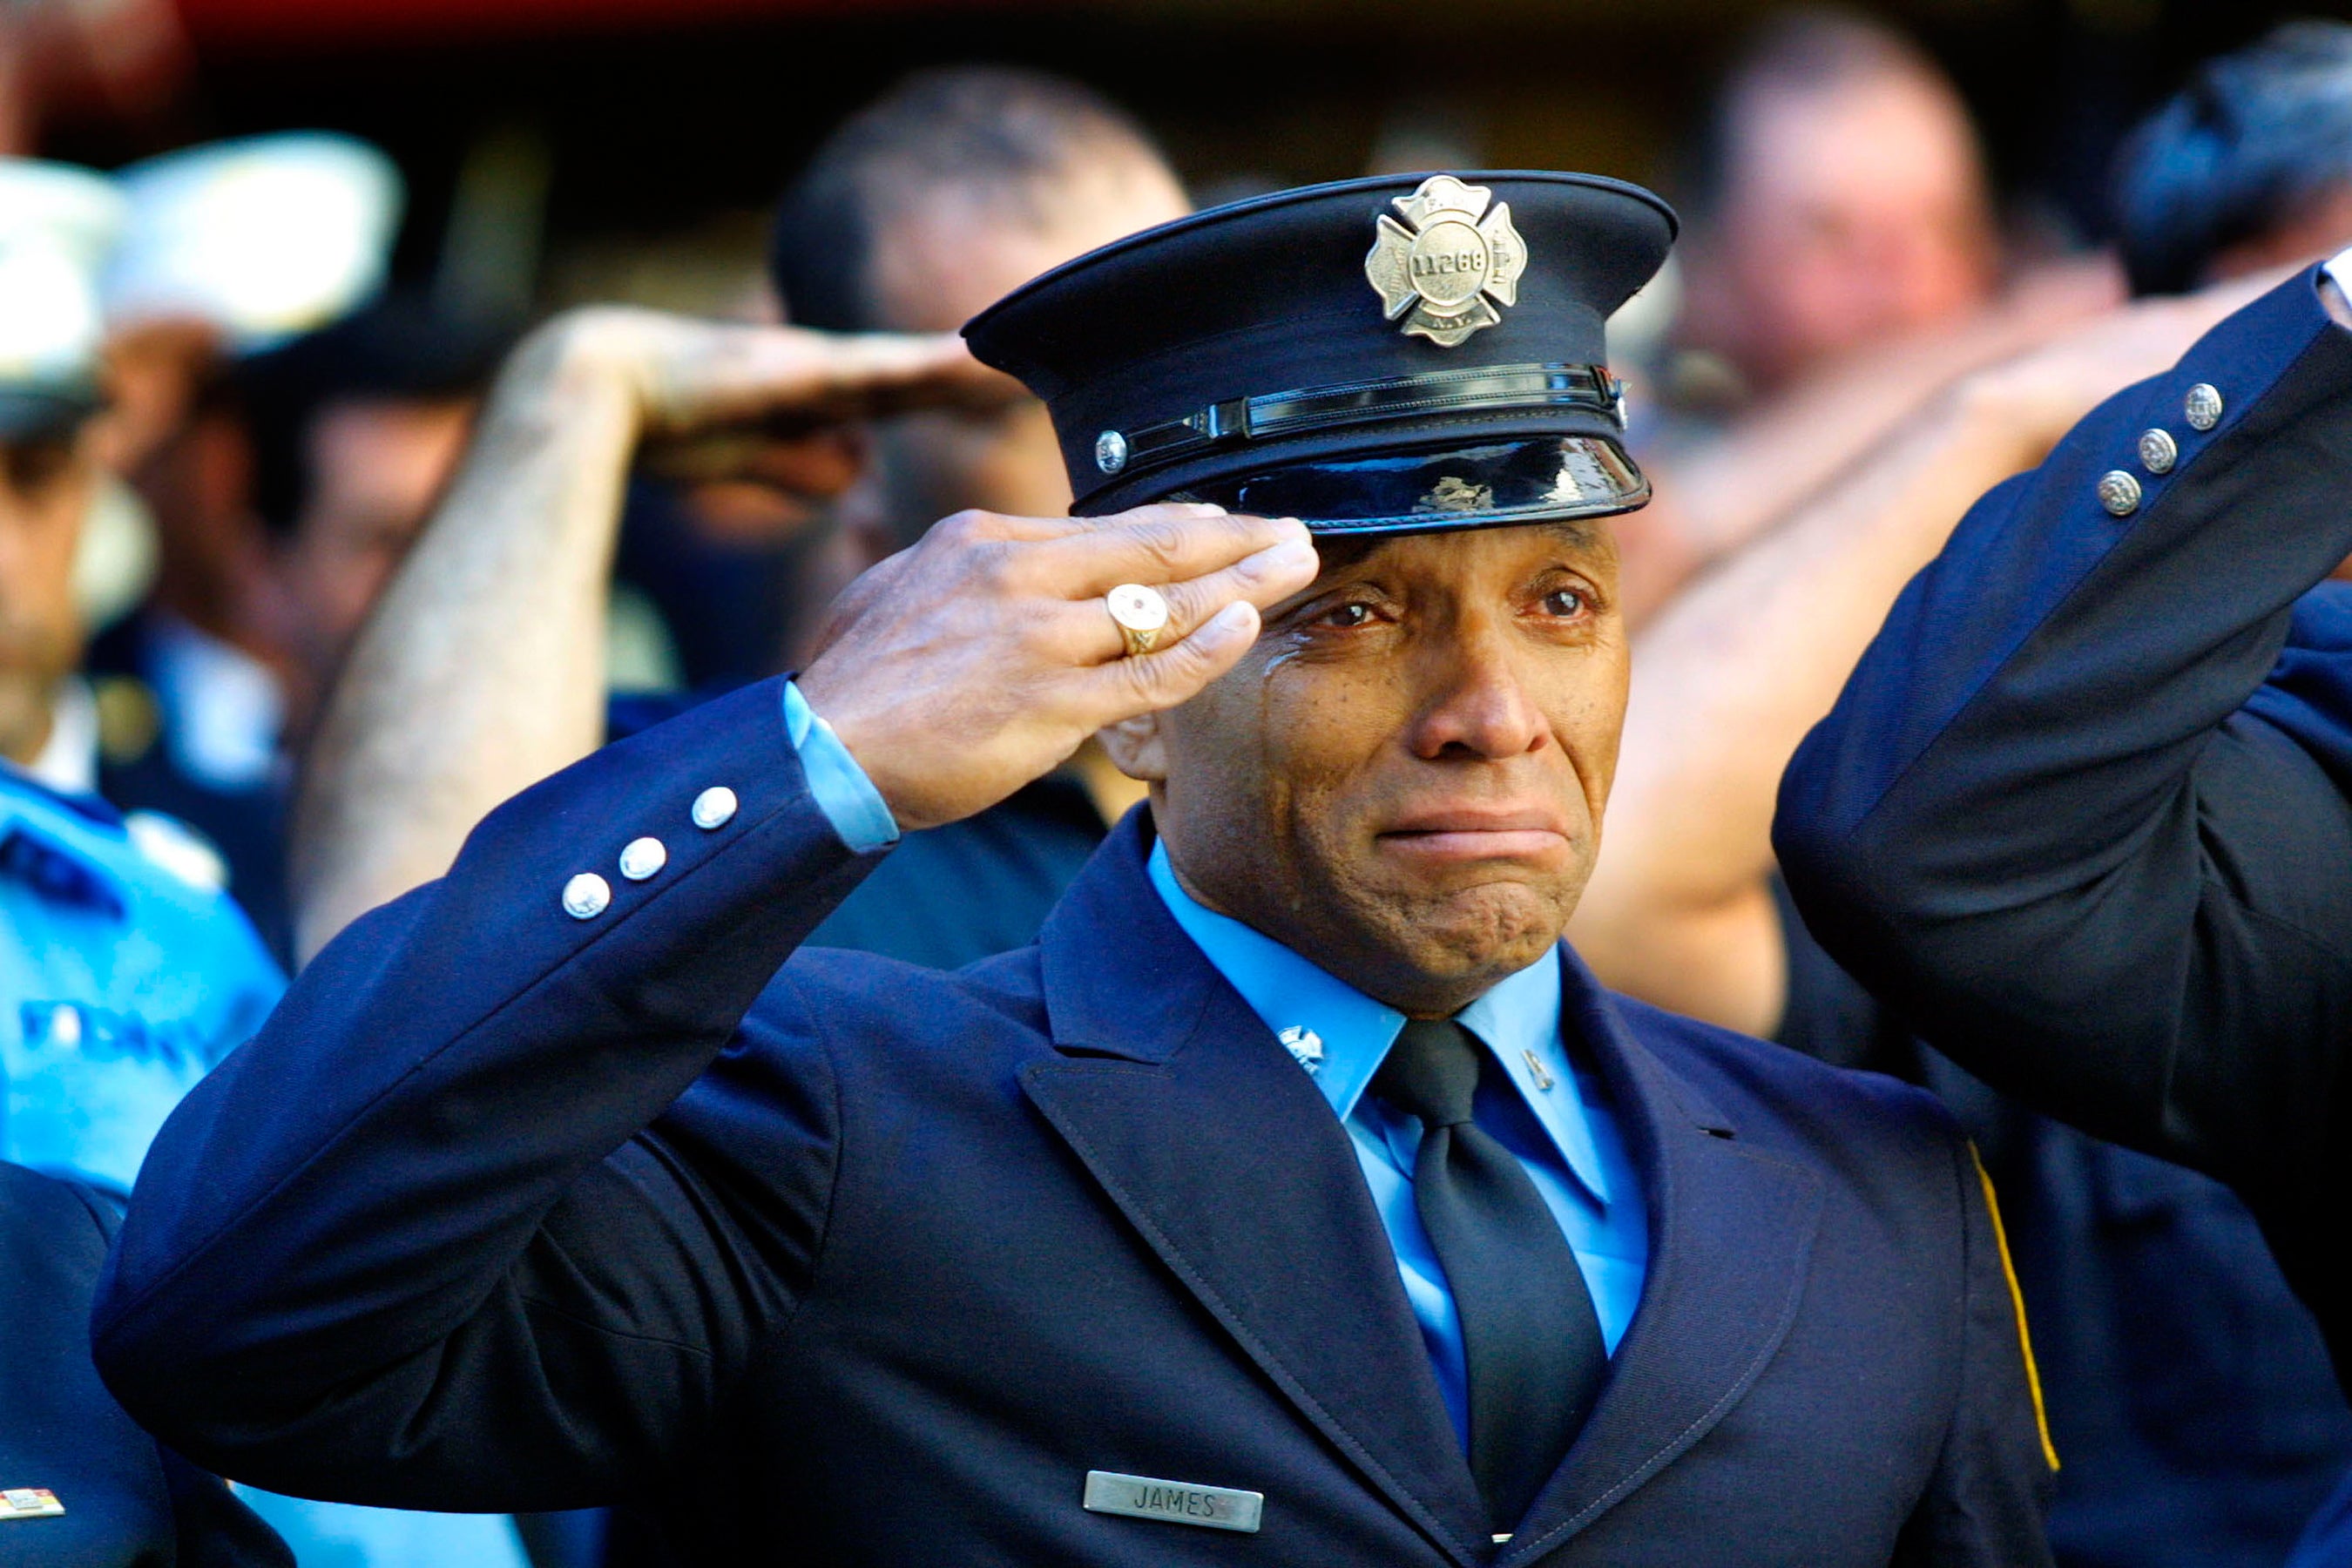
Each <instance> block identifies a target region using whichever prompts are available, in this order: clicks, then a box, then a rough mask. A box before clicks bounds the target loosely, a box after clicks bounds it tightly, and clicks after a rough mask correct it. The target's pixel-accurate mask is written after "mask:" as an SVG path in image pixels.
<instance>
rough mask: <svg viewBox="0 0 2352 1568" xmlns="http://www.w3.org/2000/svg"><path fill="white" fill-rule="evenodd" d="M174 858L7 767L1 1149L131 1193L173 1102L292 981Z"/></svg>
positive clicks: (0, 775) (101, 810)
mask: <svg viewBox="0 0 2352 1568" xmlns="http://www.w3.org/2000/svg"><path fill="white" fill-rule="evenodd" d="M169 831H171V829H169V828H166V827H163V826H161V825H160V824H157V825H153V826H151V827H150V832H151V833H152V832H169ZM171 861H172V857H171V856H170V854H169V852H168V848H165V849H163V851H162V852H161V853H158V852H157V849H156V847H154V846H144V847H142V841H141V839H140V837H137V836H134V834H133V833H132V832H131V831H130V830H129V829H127V828H126V827H125V826H124V824H123V823H122V821H121V818H119V817H118V816H116V815H115V814H114V813H113V812H112V811H111V810H110V808H108V807H106V806H104V805H100V804H99V803H98V802H96V801H89V800H82V799H79V798H78V797H72V796H66V795H57V794H55V793H53V792H51V791H50V790H48V789H47V788H46V787H45V786H43V785H41V784H37V783H35V782H34V781H33V780H32V779H30V778H28V777H26V775H25V774H24V773H19V772H18V771H16V769H15V768H13V767H10V766H9V765H7V764H6V763H0V1158H4V1159H7V1160H10V1161H13V1162H14V1163H16V1164H19V1165H29V1166H31V1167H32V1168H33V1169H35V1170H37V1171H46V1172H48V1173H50V1174H52V1175H58V1176H65V1177H68V1178H70V1179H72V1180H76V1181H81V1182H87V1183H89V1184H92V1185H95V1186H98V1187H100V1188H103V1189H105V1190H107V1191H109V1192H111V1193H113V1194H115V1195H116V1196H117V1197H127V1196H128V1195H129V1194H130V1192H131V1180H132V1178H134V1177H135V1176H137V1175H138V1173H139V1162H140V1161H141V1160H142V1159H143V1158H144V1157H145V1156H146V1153H147V1145H148V1144H149V1143H151V1142H153V1141H154V1138H155V1134H156V1132H157V1131H160V1130H161V1129H162V1127H163V1119H164V1118H165V1117H167V1116H169V1115H170V1114H171V1113H172V1108H173V1106H175V1105H177V1104H179V1103H180V1099H181V1097H182V1096H183V1095H184V1094H186V1093H187V1092H188V1090H189V1089H192V1088H194V1086H195V1083H196V1080H197V1079H200V1078H202V1077H204V1075H205V1073H207V1072H209V1071H210V1070H212V1068H213V1065H214V1064H215V1063H216V1062H218V1061H219V1060H220V1059H221V1058H223V1057H225V1056H226V1055H227V1054H228V1053H229V1052H230V1051H231V1050H232V1049H234V1048H235V1047H237V1046H238V1045H241V1044H243V1043H244V1041H245V1040H246V1038H247V1037H248V1036H250V1035H251V1034H252V1033H253V1032H254V1031H255V1030H256V1029H258V1028H259V1027H260V1026H261V1021H262V1020H263V1019H264V1018H266V1017H268V1016H269V1010H270V1008H271V1007H273V1006H275V1005H277V1002H278V995H279V994H281V993H282V992H284V990H285V989H286V979H285V976H284V975H282V974H280V973H278V965H277V964H276V963H272V962H271V960H270V957H269V954H268V952H267V951H266V950H264V948H263V947H262V945H261V941H260V939H259V938H258V937H257V936H255V935H254V933H253V927H252V926H251V924H250V923H248V922H247V920H246V918H245V916H244V914H243V912H242V911H240V910H238V909H237V908H236V905H235V904H233V903H232V902H230V901H229V899H228V896H227V895H226V894H225V893H223V892H222V891H221V890H220V889H218V888H215V887H208V886H205V885H203V884H201V883H199V882H196V881H193V880H190V879H187V878H186V877H185V876H184V874H182V872H180V871H177V870H174V869H173V868H172V866H171Z"/></svg>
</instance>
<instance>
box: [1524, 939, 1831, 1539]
mask: <svg viewBox="0 0 2352 1568" xmlns="http://www.w3.org/2000/svg"><path fill="white" fill-rule="evenodd" d="M1562 958H1563V962H1562V963H1561V975H1562V981H1563V985H1564V988H1565V991H1566V993H1567V994H1566V995H1564V996H1563V998H1562V1006H1561V1011H1560V1022H1561V1028H1562V1029H1563V1030H1564V1031H1568V1032H1569V1034H1570V1041H1571V1043H1572V1044H1580V1045H1581V1046H1582V1047H1584V1048H1585V1049H1586V1050H1588V1051H1590V1052H1591V1055H1592V1057H1593V1058H1598V1060H1599V1063H1600V1066H1601V1072H1602V1075H1603V1077H1604V1078H1605V1079H1606V1080H1607V1082H1608V1085H1609V1088H1610V1090H1611V1092H1612V1101H1613V1103H1612V1110H1614V1111H1615V1112H1616V1114H1617V1116H1618V1118H1619V1121H1620V1122H1621V1124H1622V1127H1623V1129H1624V1132H1625V1137H1626V1142H1627V1145H1628V1147H1629V1149H1630V1150H1631V1152H1632V1153H1633V1158H1634V1160H1635V1162H1636V1163H1638V1164H1639V1165H1640V1166H1641V1168H1642V1176H1643V1191H1644V1192H1645V1193H1646V1194H1647V1195H1648V1198H1649V1202H1650V1262H1649V1270H1648V1274H1647V1278H1646V1279H1645V1280H1644V1281H1643V1288H1642V1304H1641V1306H1640V1308H1639V1309H1638V1310H1636V1311H1635V1313H1634V1316H1633V1324H1632V1326H1631V1327H1630V1328H1629V1329H1628V1330H1627V1331H1626V1333H1625V1338H1624V1341H1623V1342H1622V1343H1621V1344H1620V1345H1619V1346H1618V1348H1617V1354H1616V1356H1615V1358H1614V1360H1613V1363H1612V1366H1611V1370H1610V1377H1609V1384H1608V1387H1607V1388H1606V1389H1605V1390H1604V1391H1603V1392H1602V1394H1601V1402H1600V1404H1599V1405H1596V1406H1595V1407H1594V1410H1593V1413H1592V1417H1591V1420H1590V1421H1589V1422H1587V1423H1586V1425H1585V1428H1584V1430H1583V1432H1582V1433H1581V1434H1580V1436H1578V1438H1577V1441H1576V1445H1575V1447H1572V1448H1570V1450H1569V1453H1568V1457H1567V1458H1565V1459H1563V1460H1562V1461H1561V1463H1560V1466H1559V1469H1558V1470H1556V1471H1554V1472H1553V1474H1552V1478H1551V1479H1550V1481H1549V1483H1547V1485H1546V1486H1545V1488H1544V1489H1543V1491H1542V1492H1541V1493H1540V1494H1538V1497H1537V1499H1536V1501H1535V1504H1534V1506H1533V1507H1532V1508H1530V1509H1529V1510H1528V1517H1527V1518H1526V1519H1525V1520H1523V1521H1521V1522H1520V1526H1519V1529H1518V1531H1517V1533H1516V1534H1515V1535H1514V1537H1513V1538H1512V1540H1511V1542H1510V1545H1509V1547H1508V1548H1507V1550H1506V1551H1505V1552H1504V1553H1503V1554H1502V1556H1501V1557H1500V1558H1499V1559H1498V1560H1497V1568H1517V1565H1519V1564H1523V1563H1531V1562H1533V1561H1534V1560H1536V1559H1538V1558H1540V1557H1541V1556H1543V1555H1544V1554H1545V1553H1546V1552H1550V1551H1553V1550H1555V1549H1557V1548H1558V1547H1559V1545H1560V1544H1561V1543H1562V1542H1566V1541H1567V1540H1569V1539H1570V1537H1572V1536H1573V1535H1574V1534H1575V1533H1576V1532H1577V1531H1580V1530H1582V1529H1583V1528H1584V1527H1585V1526H1586V1525H1588V1524H1590V1523H1591V1522H1592V1521H1594V1520H1595V1519H1598V1518H1599V1517H1600V1516H1601V1514H1602V1513H1603V1512H1605V1511H1607V1510H1609V1509H1610V1508H1612V1507H1614V1506H1615V1505H1616V1504H1617V1503H1618V1502H1620V1501H1621V1500H1623V1499H1624V1498H1626V1497H1627V1496H1629V1495H1630V1494H1632V1493H1633V1491H1634V1490H1635V1489H1637V1488H1639V1487H1640V1486H1641V1485H1642V1484H1643V1482H1645V1481H1647V1480H1648V1479H1650V1478H1651V1477H1653V1476H1654V1475H1656V1474H1657V1473H1658V1472H1659V1471H1660V1470H1662V1469H1664V1468H1665V1467H1666V1466H1667V1465H1669V1464H1671V1463H1672V1462H1673V1461H1674V1460H1675V1458H1676V1457H1678V1456H1679V1455H1681V1454H1683V1453H1684V1452H1685V1451H1686V1450H1688V1449H1689V1448H1690V1447H1691V1446H1692V1445H1693V1444H1695V1443H1696V1442H1697V1441H1698V1440H1699V1439H1700V1438H1701V1437H1703V1436H1706V1433H1707V1432H1708V1431H1709V1430H1711V1429H1712V1428H1713V1427H1714V1426H1715V1425H1716V1423H1717V1422H1718V1421H1720V1420H1721V1419H1722V1418H1723V1416H1724V1415H1725V1414H1726V1412H1727V1411H1728V1410H1730V1408H1731V1407H1732V1406H1733V1405H1735V1404H1737V1403H1738V1400H1739V1398H1740V1396H1741V1395H1743V1394H1746V1393H1747V1391H1748V1387H1749V1386H1750V1385H1751V1384H1753V1383H1754V1382H1755V1380H1756V1378H1757V1376H1758V1375H1759V1373H1761V1372H1762V1371H1763V1369H1764V1367H1765V1365H1766V1363H1769V1361H1770V1360H1771V1358H1772V1353H1773V1352H1774V1351H1776V1350H1777V1349H1779V1347H1780V1342H1781V1340H1782V1339H1783V1338H1785V1337H1786V1336H1787V1334H1788V1331H1789V1327H1790V1323H1792V1322H1793V1321H1795V1319H1796V1314H1797V1307H1798V1303H1799V1302H1800V1301H1801V1300H1802V1298H1803V1294H1804V1284H1805V1276H1806V1270H1807V1266H1808V1260H1809V1258H1810V1257H1811V1250H1812V1242H1813V1234H1814V1230H1815V1227H1816V1226H1818V1224H1819V1222H1820V1217H1821V1205H1822V1179H1821V1177H1820V1176H1819V1174H1817V1173H1814V1172H1812V1171H1810V1170H1807V1169H1805V1168H1803V1167H1802V1166H1799V1165H1794V1164H1790V1163H1786V1162H1784V1161H1781V1160H1779V1159H1776V1158H1774V1157H1771V1156H1769V1155H1766V1154H1763V1153H1759V1152H1750V1151H1748V1150H1747V1149H1744V1148H1742V1147H1741V1146H1740V1144H1739V1142H1738V1129H1737V1128H1736V1127H1734V1126H1733V1125H1732V1124H1731V1122H1730V1121H1728V1120H1727V1119H1726V1118H1725V1117H1724V1116H1722V1115H1721V1114H1720V1113H1719V1112H1717V1110H1715V1109H1714V1108H1713V1107H1711V1106H1710V1105H1708V1104H1707V1103H1706V1100H1704V1098H1703V1097H1701V1096H1700V1095H1699V1094H1698V1093H1697V1092H1696V1089H1694V1088H1693V1087H1692V1086H1690V1085H1689V1084H1687V1083H1685V1082H1684V1081H1682V1080H1681V1079H1678V1078H1676V1077H1675V1075H1674V1074H1673V1073H1672V1072H1671V1071H1670V1070H1669V1069H1668V1068H1667V1067H1666V1066H1665V1065H1664V1063H1663V1062H1661V1061H1660V1060H1659V1059H1658V1058H1657V1057H1655V1056H1654V1055H1653V1054H1652V1053H1651V1052H1650V1051H1648V1050H1647V1049H1645V1048H1644V1047H1643V1046H1642V1045H1641V1043H1640V1042H1639V1041H1637V1040H1635V1039H1634V1038H1633V1035H1632V1033H1631V1032H1630V1031H1629V1030H1628V1029H1627V1027H1626V1025H1625V1020H1624V1017H1623V1016H1622V1014H1621V1013H1620V1012H1619V1010H1618V1008H1617V1006H1616V1005H1615V1003H1614V1002H1613V1001H1612V999H1611V997H1610V996H1609V994H1607V993H1606V992H1604V991H1602V990H1601V987H1600V984H1598V983H1597V982H1596V981H1594V980H1593V978H1592V976H1591V972H1590V971H1588V970H1586V969H1585V967H1584V965H1583V963H1582V961H1580V959H1578V958H1577V957H1576V955H1575V954H1574V952H1570V951H1567V950H1563V953H1562Z"/></svg>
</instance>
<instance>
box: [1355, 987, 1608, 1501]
mask: <svg viewBox="0 0 2352 1568" xmlns="http://www.w3.org/2000/svg"><path fill="white" fill-rule="evenodd" d="M1485 1058H1486V1053H1485V1052H1484V1051H1482V1050H1481V1049H1479V1047H1478V1042H1477V1040H1476V1039H1475V1037H1473V1036H1472V1035H1471V1034H1470V1032H1469V1031H1468V1030H1466V1029H1465V1028H1464V1027H1463V1026H1461V1025H1459V1024H1456V1023H1454V1022H1452V1021H1451V1020H1444V1021H1440V1022H1434V1023H1432V1022H1425V1021H1420V1020H1415V1021H1413V1022H1411V1023H1408V1024H1406V1025H1405V1026H1404V1030H1403V1032H1402V1034H1400V1035H1398V1037H1397V1040H1396V1044H1395V1045H1394V1046H1393V1047H1391V1048H1390V1050H1389V1055H1388V1059H1387V1060H1386V1061H1385V1062H1383V1063H1381V1070H1380V1072H1379V1073H1378V1075H1376V1076H1375V1077H1374V1078H1373V1079H1372V1092H1373V1093H1374V1094H1376V1095H1378V1096H1380V1097H1381V1099H1382V1100H1386V1101H1387V1102H1388V1103H1389V1104H1391V1105H1392V1106H1394V1107H1396V1108H1397V1109H1398V1110H1402V1111H1405V1112H1408V1113H1409V1114H1411V1115H1413V1116H1417V1117H1419V1118H1421V1123H1422V1130H1423V1131H1422V1135H1421V1155H1420V1158H1419V1159H1418V1160H1417V1161H1416V1162H1415V1163H1414V1165H1413V1172H1412V1196H1413V1206H1414V1207H1415V1208H1417V1209H1418V1210H1419V1211H1420V1213H1421V1223H1422V1227H1423V1229H1425V1230H1426V1231H1428V1232H1429V1239H1430V1242H1431V1244H1432V1245H1433V1246H1434V1247H1436V1248H1437V1260H1438V1262H1439V1263H1440V1264H1442V1265H1444V1268H1445V1282H1446V1284H1447V1285H1448V1286H1449V1287H1451V1288H1452V1289H1453V1292H1454V1310H1456V1311H1457V1312H1458V1313H1459V1314H1460V1315H1461V1319H1462V1347H1463V1352H1464V1359H1465V1361H1466V1362H1467V1363H1468V1368H1469V1379H1470V1390H1469V1393H1470V1469H1471V1473H1472V1474H1473V1475H1475V1476H1476V1477H1477V1479H1478V1489H1479V1491H1480V1492H1481V1493H1482V1494H1483V1495H1484V1496H1485V1497H1486V1508H1487V1511H1488V1513H1489V1514H1490V1515H1491V1517H1492V1518H1493V1520H1494V1525H1495V1529H1496V1530H1497V1531H1507V1530H1511V1529H1513V1528H1514V1527H1516V1526H1517V1524H1518V1522H1519V1521H1520V1520H1521V1519H1522V1518H1523V1517H1525V1515H1526V1513H1527V1510H1528V1504H1530V1503H1532V1502H1533V1501H1534V1500H1535V1496H1536V1492H1537V1491H1538V1489H1540V1488H1541V1487H1542V1486H1543V1484H1544V1482H1545V1481H1546V1480H1547V1479H1549V1478H1550V1476H1551V1472H1552V1470H1553V1468H1555V1467H1557V1466H1558V1465H1559V1461H1560V1459H1561V1458H1563V1457H1564V1456H1565V1455H1566V1454H1567V1452H1568V1446H1569V1445H1570V1443H1571V1442H1573V1441H1574V1440H1575V1438H1576V1434H1577V1432H1578V1430H1579V1429H1580V1428H1581V1427H1582V1426H1583V1425H1584V1417H1585V1415H1587V1414H1588V1413H1589V1412H1590V1411H1591V1408H1592V1402H1593V1400H1594V1399H1595V1398H1596V1397H1597V1396H1598V1395H1599V1394H1600V1393H1601V1384H1602V1383H1603V1382H1605V1381H1606V1380H1607V1378H1608V1375H1609V1352H1608V1351H1607V1349H1606V1347H1604V1346H1603V1345H1602V1343H1601V1322H1600V1320H1599V1319H1598V1318H1596V1317H1594V1316H1593V1311H1592V1293H1591V1290H1589V1289H1586V1287H1585V1283H1584V1274H1583V1271H1582V1270H1580V1268H1577V1266H1576V1254H1575V1253H1574V1252H1572V1251H1570V1248H1569V1245H1568V1238H1567V1237H1564V1236H1562V1235H1561V1234H1560V1230H1559V1221H1558V1220H1557V1219H1555V1218H1553V1217H1552V1212H1551V1210H1550V1208H1549V1206H1547V1205H1545V1203H1544V1201H1543V1194H1540V1193H1538V1192H1537V1191H1536V1184H1535V1183H1534V1182H1533V1181H1531V1180H1529V1179H1528V1173H1527V1172H1526V1171H1525V1170H1523V1169H1521V1168H1520V1165H1519V1163H1518V1161H1517V1159H1516V1158H1514V1157H1513V1156H1512V1154H1511V1152H1510V1151H1509V1150H1507V1149H1506V1148H1504V1147H1503V1145H1502V1144H1500V1143H1499V1142H1496V1140H1495V1139H1494V1138H1493V1137H1492V1136H1491V1135H1489V1134H1488V1133H1486V1132H1485V1131H1481V1130H1480V1129H1479V1127H1478V1126H1477V1124H1476V1123H1475V1122H1474V1121H1471V1120H1470V1109H1471V1102H1472V1101H1473V1100H1474V1099H1475V1097H1476V1094H1477V1089H1478V1074H1479V1071H1480V1067H1481V1064H1482V1063H1483V1062H1484V1060H1485Z"/></svg>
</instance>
